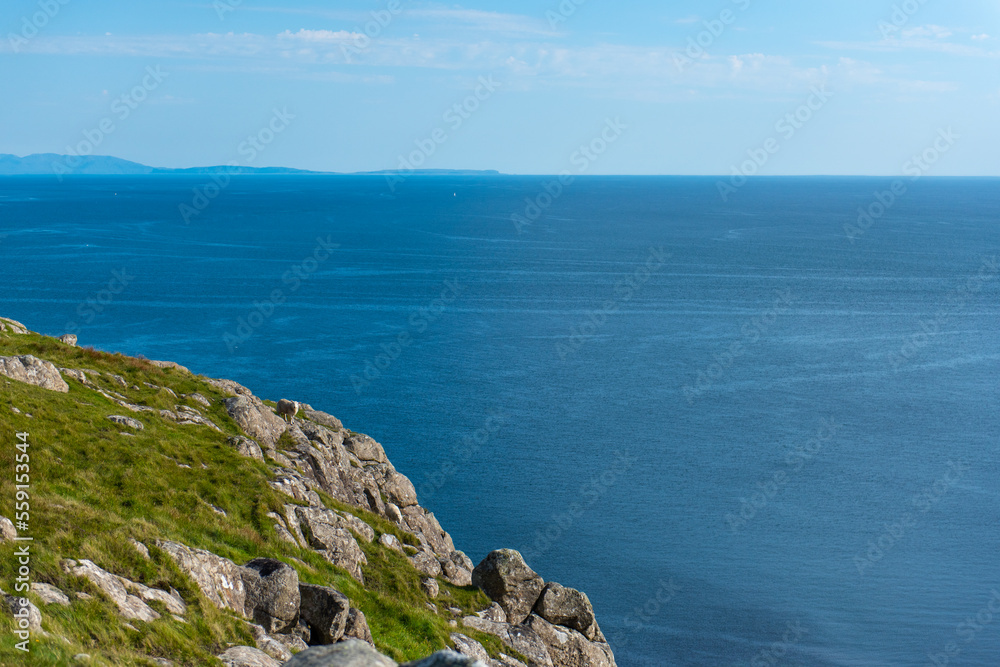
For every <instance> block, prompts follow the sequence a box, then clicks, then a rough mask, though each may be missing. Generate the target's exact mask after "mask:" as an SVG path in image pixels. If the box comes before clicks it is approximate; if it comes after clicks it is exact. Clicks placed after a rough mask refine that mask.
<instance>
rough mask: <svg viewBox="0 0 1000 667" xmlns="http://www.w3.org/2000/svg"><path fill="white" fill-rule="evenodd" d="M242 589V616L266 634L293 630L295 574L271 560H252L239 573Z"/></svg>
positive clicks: (296, 598)
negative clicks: (243, 589)
mask: <svg viewBox="0 0 1000 667" xmlns="http://www.w3.org/2000/svg"><path fill="white" fill-rule="evenodd" d="M240 574H241V576H242V578H243V586H244V588H245V589H246V598H245V603H244V604H245V606H244V610H245V611H244V613H245V614H246V615H247V616H248V617H249V618H252V619H253V620H254V622H255V623H258V624H260V625H261V626H262V627H263V628H264V629H265V630H266V631H267V632H268V633H281V632H286V631H288V630H291V629H292V628H293V627H295V624H296V622H297V621H298V619H299V573H298V572H297V571H296V570H295V568H293V567H291V566H289V565H286V564H285V563H282V562H281V561H280V560H275V559H273V558H255V559H253V560H252V561H250V562H249V563H247V564H246V565H244V566H243V567H242V569H241V570H240Z"/></svg>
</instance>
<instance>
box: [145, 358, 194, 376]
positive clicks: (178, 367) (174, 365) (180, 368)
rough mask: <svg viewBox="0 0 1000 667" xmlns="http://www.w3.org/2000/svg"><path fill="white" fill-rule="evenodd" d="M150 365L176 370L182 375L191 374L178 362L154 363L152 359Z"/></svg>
mask: <svg viewBox="0 0 1000 667" xmlns="http://www.w3.org/2000/svg"><path fill="white" fill-rule="evenodd" d="M149 363H151V364H153V365H154V366H156V367H157V368H173V369H174V370H178V371H181V372H182V373H190V372H191V371H189V370H188V369H187V368H185V367H184V366H181V365H180V364H178V363H176V362H173V361H154V360H152V359H150V360H149Z"/></svg>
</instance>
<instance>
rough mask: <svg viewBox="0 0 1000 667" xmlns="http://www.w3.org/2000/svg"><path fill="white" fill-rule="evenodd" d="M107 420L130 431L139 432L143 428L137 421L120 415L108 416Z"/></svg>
mask: <svg viewBox="0 0 1000 667" xmlns="http://www.w3.org/2000/svg"><path fill="white" fill-rule="evenodd" d="M108 419H109V420H110V421H112V422H114V423H115V424H118V425H119V426H125V427H127V428H130V429H132V430H133V431H141V430H143V429H144V428H146V427H145V426H143V424H142V422H141V421H139V420H138V419H132V418H131V417H123V416H122V415H108Z"/></svg>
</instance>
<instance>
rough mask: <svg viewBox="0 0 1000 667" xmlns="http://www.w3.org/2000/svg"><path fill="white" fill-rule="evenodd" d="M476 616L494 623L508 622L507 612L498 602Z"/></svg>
mask: <svg viewBox="0 0 1000 667" xmlns="http://www.w3.org/2000/svg"><path fill="white" fill-rule="evenodd" d="M476 616H478V617H479V618H485V619H486V620H487V621H493V622H494V623H506V622H507V612H505V611H504V610H503V607H501V606H500V605H498V604H497V603H496V602H494V603H493V604H491V605H490V606H489V607H487V608H486V609H484V610H482V611H479V612H476Z"/></svg>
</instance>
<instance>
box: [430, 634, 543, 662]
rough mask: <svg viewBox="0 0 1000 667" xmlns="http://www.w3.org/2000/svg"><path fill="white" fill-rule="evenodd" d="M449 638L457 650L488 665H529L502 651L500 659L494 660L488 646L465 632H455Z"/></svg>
mask: <svg viewBox="0 0 1000 667" xmlns="http://www.w3.org/2000/svg"><path fill="white" fill-rule="evenodd" d="M449 638H450V639H451V642H452V643H453V644H454V645H455V651H456V652H458V653H461V654H462V655H464V656H468V657H470V658H475V659H476V660H479V661H480V662H482V663H483V664H485V665H486V667H527V665H525V664H524V663H523V662H521V661H520V660H515V659H514V658H511V657H510V656H507V655H504V654H502V653H501V654H500V658H499V659H497V660H494V659H493V658H491V657H490V654H489V653H488V652H487V651H486V648H485V647H483V645H482V644H480V643H479V642H477V641H476V640H475V639H472V638H471V637H466V636H465V635H463V634H459V633H457V632H453V633H451V635H450V636H449Z"/></svg>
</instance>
